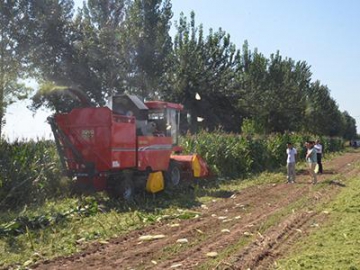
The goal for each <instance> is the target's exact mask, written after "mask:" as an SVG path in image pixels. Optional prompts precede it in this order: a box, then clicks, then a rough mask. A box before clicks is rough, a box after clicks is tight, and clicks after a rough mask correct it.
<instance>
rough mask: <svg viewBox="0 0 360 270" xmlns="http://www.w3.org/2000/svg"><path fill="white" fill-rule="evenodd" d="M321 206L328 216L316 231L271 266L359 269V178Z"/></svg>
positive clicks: (279, 267) (284, 267) (355, 178)
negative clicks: (323, 206) (329, 201)
mask: <svg viewBox="0 0 360 270" xmlns="http://www.w3.org/2000/svg"><path fill="white" fill-rule="evenodd" d="M346 185H347V187H345V188H343V190H342V192H341V193H340V194H339V195H338V196H337V197H336V198H335V199H334V200H333V201H332V202H331V203H330V204H327V205H326V206H325V207H326V208H325V209H323V210H326V211H329V212H330V214H329V219H328V221H327V222H326V224H323V225H322V226H321V228H320V229H319V230H317V231H316V232H314V233H313V234H311V235H310V236H309V237H307V238H306V239H304V240H302V241H301V242H299V243H297V244H296V245H295V246H294V247H293V248H291V250H290V251H289V254H294V255H290V256H288V257H286V258H285V259H282V260H279V261H277V262H276V264H275V269H352V270H355V269H360V267H359V266H360V257H359V254H360V226H359V215H360V177H358V176H357V177H354V178H352V179H348V180H347V182H346Z"/></svg>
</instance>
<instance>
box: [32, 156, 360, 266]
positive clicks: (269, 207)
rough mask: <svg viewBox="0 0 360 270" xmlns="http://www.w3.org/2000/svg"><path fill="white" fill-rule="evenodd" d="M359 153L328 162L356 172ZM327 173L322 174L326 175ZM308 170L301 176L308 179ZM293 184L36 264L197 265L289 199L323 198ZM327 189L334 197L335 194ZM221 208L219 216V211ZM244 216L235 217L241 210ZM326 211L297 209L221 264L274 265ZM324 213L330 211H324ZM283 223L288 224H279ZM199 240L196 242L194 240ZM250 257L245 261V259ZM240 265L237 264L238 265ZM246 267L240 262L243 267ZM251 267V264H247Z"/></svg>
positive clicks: (262, 189) (251, 191) (245, 194)
mask: <svg viewBox="0 0 360 270" xmlns="http://www.w3.org/2000/svg"><path fill="white" fill-rule="evenodd" d="M358 158H359V155H357V154H351V153H350V154H346V155H344V156H342V157H339V158H336V159H334V160H333V161H330V162H329V163H326V165H327V166H333V167H335V169H334V171H335V172H336V173H346V174H349V175H350V174H351V173H352V169H351V168H350V167H349V166H346V165H347V164H348V163H351V162H353V161H355V160H357V159H358ZM325 177H326V176H321V177H319V180H320V181H321V180H323V179H324V178H325ZM304 178H305V177H304V176H299V177H298V179H301V180H302V181H304ZM292 187H295V188H291V189H290V188H289V185H286V184H277V185H275V186H273V185H271V184H270V185H269V184H266V185H261V186H255V187H250V188H247V189H244V190H241V191H240V192H238V193H235V196H236V197H233V198H229V199H224V200H219V201H216V202H213V203H210V204H209V205H207V206H208V209H197V210H198V211H199V212H201V216H200V218H197V219H191V220H184V221H179V222H178V223H180V227H177V228H171V227H170V226H169V222H162V223H157V224H154V225H150V226H147V227H145V228H143V229H141V230H136V231H132V232H130V233H128V234H127V235H123V236H120V237H118V238H116V239H112V240H110V241H109V244H107V245H101V244H94V245H92V246H91V247H90V248H88V249H87V250H86V251H84V252H82V253H79V254H75V255H72V256H69V257H60V258H57V259H55V260H53V261H45V262H42V263H38V264H36V265H34V266H33V267H32V269H59V268H61V269H76V268H79V267H82V268H84V267H86V269H99V268H101V269H169V268H170V267H171V266H172V265H174V264H181V267H180V268H179V269H195V268H196V267H198V266H200V265H201V264H202V263H204V262H206V261H207V260H209V259H208V258H206V256H205V253H206V252H208V251H217V252H219V253H220V252H221V250H223V249H225V248H226V247H228V246H231V245H233V244H235V243H237V242H238V241H239V239H240V238H241V237H244V232H246V231H247V232H251V233H256V232H257V231H258V229H259V227H260V226H261V223H262V222H264V221H266V220H267V218H269V217H270V216H272V215H274V214H275V213H277V212H278V211H281V210H282V209H283V208H284V207H285V206H286V205H288V204H289V203H292V202H296V201H297V200H299V199H300V198H303V197H304V196H306V197H307V196H309V198H313V199H310V201H311V200H312V203H316V202H317V201H319V197H321V196H322V194H320V195H319V192H314V191H312V187H311V186H310V185H304V184H303V182H300V183H299V184H297V185H294V186H292ZM328 187H329V188H325V191H326V192H327V193H329V191H328V190H329V189H330V190H332V192H331V194H332V193H334V194H335V193H336V192H337V190H339V188H338V187H335V186H333V185H328ZM329 195H330V194H327V196H326V197H328V199H329V200H330V199H331V197H332V195H331V196H329ZM212 214H215V215H216V217H213V216H212ZM239 215H240V216H241V218H240V219H236V220H235V219H234V217H236V216H239ZM219 216H227V217H228V218H229V219H230V218H233V219H232V220H229V221H228V222H227V223H224V222H223V221H222V220H219V219H218V217H219ZM315 216H316V217H317V218H318V216H320V218H325V216H324V215H319V214H316V213H308V212H303V213H297V214H295V215H291V216H290V217H289V216H287V217H285V218H284V220H283V221H282V222H281V223H280V225H279V226H275V227H274V226H273V227H271V228H269V229H268V230H267V232H266V233H264V235H262V237H263V238H262V237H257V238H256V239H255V240H254V241H251V242H250V243H249V244H248V245H246V246H245V247H244V248H242V250H241V251H240V252H239V253H238V255H236V256H231V257H230V258H227V259H226V261H225V260H224V261H223V262H222V264H219V266H218V267H216V269H224V268H220V267H222V266H225V268H226V267H227V268H228V269H242V268H241V267H242V266H243V265H245V264H247V265H251V269H253V268H261V267H266V266H269V265H270V264H271V263H272V262H273V261H274V259H276V258H277V257H278V256H280V255H281V253H282V251H283V250H284V249H286V248H287V247H288V246H289V245H291V244H292V243H293V242H294V241H296V239H297V238H299V237H301V233H299V231H298V230H301V231H306V230H305V229H304V228H307V227H308V226H309V222H311V220H312V218H314V217H315ZM323 216H324V217H323ZM170 223H174V220H171V221H170ZM225 227H226V228H228V229H229V230H230V233H229V234H222V233H221V229H222V228H225ZM279 228H282V229H279ZM198 230H201V231H203V232H204V234H205V235H203V237H204V239H203V241H200V242H196V239H197V238H199V234H198ZM146 234H164V235H166V238H164V239H159V240H156V241H151V242H144V243H140V241H139V236H141V235H146ZM179 238H187V239H188V240H189V245H188V246H186V247H184V248H180V249H177V250H175V251H174V253H173V254H166V249H167V248H169V247H170V248H171V247H176V246H178V244H175V242H176V240H177V239H179ZM192 242H193V243H194V245H191V243H192ZM164 254H165V255H166V256H167V258H165V259H166V260H164V261H161V257H162V255H164ZM158 259H159V263H158V264H157V265H153V264H152V263H151V260H158ZM244 262H245V264H244ZM232 267H236V268H232ZM239 267H240V268H239ZM247 268H248V267H247Z"/></svg>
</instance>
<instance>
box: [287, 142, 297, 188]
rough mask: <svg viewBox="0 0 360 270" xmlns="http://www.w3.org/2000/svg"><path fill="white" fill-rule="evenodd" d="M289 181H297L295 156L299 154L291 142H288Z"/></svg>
mask: <svg viewBox="0 0 360 270" xmlns="http://www.w3.org/2000/svg"><path fill="white" fill-rule="evenodd" d="M286 154H287V164H286V168H287V183H295V162H296V160H295V157H296V154H297V151H296V149H295V148H294V147H293V146H292V143H291V142H288V143H287V149H286Z"/></svg>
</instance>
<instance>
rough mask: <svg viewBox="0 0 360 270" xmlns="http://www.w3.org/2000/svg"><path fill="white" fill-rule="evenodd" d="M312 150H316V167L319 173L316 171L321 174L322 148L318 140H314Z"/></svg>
mask: <svg viewBox="0 0 360 270" xmlns="http://www.w3.org/2000/svg"><path fill="white" fill-rule="evenodd" d="M314 148H315V149H316V157H317V164H318V166H319V171H318V173H323V166H322V163H321V158H322V153H323V147H322V145H321V144H320V141H319V140H316V141H315V145H314Z"/></svg>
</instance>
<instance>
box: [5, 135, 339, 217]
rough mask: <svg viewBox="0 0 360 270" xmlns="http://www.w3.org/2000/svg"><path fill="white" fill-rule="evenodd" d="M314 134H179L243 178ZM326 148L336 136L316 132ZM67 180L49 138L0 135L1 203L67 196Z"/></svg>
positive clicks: (189, 146) (217, 166) (225, 173)
mask: <svg viewBox="0 0 360 270" xmlns="http://www.w3.org/2000/svg"><path fill="white" fill-rule="evenodd" d="M313 138H315V137H314V136H311V135H306V134H305V135H303V134H291V135H290V134H285V135H280V134H272V135H269V136H258V135H247V136H242V135H238V134H227V133H224V132H221V131H217V132H213V133H208V132H205V131H203V132H200V133H198V134H196V135H186V136H183V137H182V138H181V145H182V146H183V147H184V150H185V152H186V153H198V154H200V155H201V156H202V157H203V158H204V159H205V160H206V161H207V163H208V164H209V166H210V167H211V170H212V172H213V173H214V174H215V175H217V176H220V177H228V178H241V177H244V176H247V175H249V174H252V173H258V172H262V171H266V170H274V169H277V168H280V167H281V166H285V163H286V154H285V149H286V143H287V142H288V141H291V142H292V143H293V145H294V146H295V148H296V149H297V150H298V159H301V158H304V157H305V151H306V150H305V148H304V147H303V145H304V142H305V141H306V140H308V139H313ZM319 139H320V140H321V141H322V143H323V145H324V149H325V151H326V152H335V151H341V150H342V149H343V144H344V143H343V140H342V139H340V138H326V137H320V138H319ZM69 190H70V180H69V179H67V178H64V177H62V176H61V166H60V161H59V158H58V155H57V152H56V147H55V144H54V142H52V141H45V140H43V141H38V142H34V141H28V142H26V141H16V142H13V143H8V142H6V141H0V209H1V210H3V209H15V208H19V207H22V206H24V205H26V204H38V203H42V202H44V201H45V200H46V199H50V198H54V197H55V198H56V197H59V196H67V194H69V193H68V191H69Z"/></svg>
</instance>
